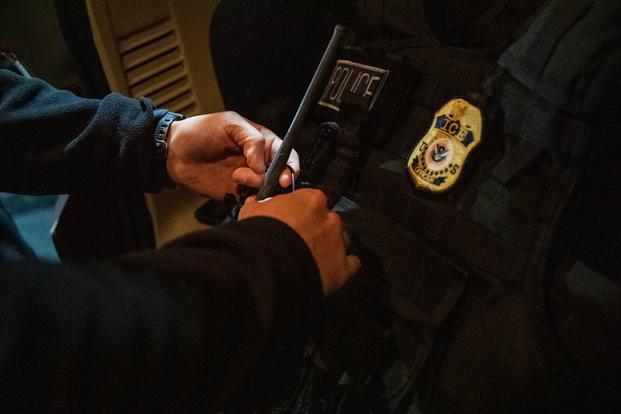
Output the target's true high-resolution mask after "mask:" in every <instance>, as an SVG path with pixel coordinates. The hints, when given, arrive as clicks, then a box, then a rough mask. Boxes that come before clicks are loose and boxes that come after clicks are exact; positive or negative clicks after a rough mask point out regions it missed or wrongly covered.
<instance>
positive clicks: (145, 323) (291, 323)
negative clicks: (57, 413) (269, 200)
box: [0, 219, 321, 412]
mask: <svg viewBox="0 0 621 414" xmlns="http://www.w3.org/2000/svg"><path fill="white" fill-rule="evenodd" d="M274 237H276V239H274ZM274 250H276V251H278V250H282V251H283V252H286V254H283V255H282V257H281V258H279V259H278V260H276V259H275V258H274V256H273V252H274ZM320 297H321V287H320V282H319V277H318V275H317V269H316V266H315V264H314V261H313V259H312V256H311V254H310V252H309V251H308V249H307V248H306V246H305V245H304V242H303V241H302V240H301V239H300V238H299V237H298V236H297V235H296V234H295V232H293V231H292V230H290V229H289V228H287V227H286V226H285V225H283V224H282V223H278V222H275V221H273V220H270V219H253V220H248V221H246V222H244V223H240V224H237V225H233V226H228V227H227V226H225V227H223V228H218V229H215V230H210V231H208V232H203V233H197V234H195V235H192V236H189V237H186V238H184V239H181V240H179V241H177V242H175V243H173V244H172V245H170V246H168V247H166V248H164V249H163V250H161V251H160V252H158V253H150V254H145V255H142V256H139V257H131V258H130V257H128V258H124V259H122V260H120V261H118V262H117V263H116V264H115V266H114V267H110V266H99V265H84V266H56V267H51V266H49V265H45V266H42V265H36V266H28V267H21V268H20V267H18V268H13V269H10V270H8V271H6V272H4V275H3V277H2V278H1V279H0V306H2V311H1V313H0V327H2V328H1V329H2V332H0V344H1V345H0V394H2V393H5V395H2V398H0V407H1V406H2V404H5V406H4V407H2V408H3V410H0V411H4V409H6V410H10V409H14V408H22V409H24V408H25V409H27V410H28V409H30V410H35V411H38V410H46V409H49V408H50V407H59V408H60V407H62V409H63V410H68V409H69V410H70V409H74V410H89V409H90V410H98V411H99V410H100V411H119V410H121V409H130V410H136V409H138V408H144V409H145V410H154V409H157V410H169V411H172V410H177V411H178V410H181V411H189V410H191V411H196V410H199V409H204V408H205V407H208V409H209V411H210V412H211V411H213V410H215V409H219V408H221V407H222V406H224V405H226V404H227V403H230V402H231V401H237V400H238V399H239V396H240V393H241V390H242V389H243V387H244V386H245V385H246V383H247V381H248V379H249V378H250V377H251V375H252V373H253V371H254V370H255V369H256V368H257V366H258V364H260V363H261V361H262V360H266V359H267V360H270V359H275V357H277V356H278V355H279V354H280V353H282V352H285V351H287V352H295V348H296V347H298V348H299V347H301V345H302V343H303V342H302V340H303V334H304V331H305V327H306V325H307V322H308V320H309V318H310V315H311V310H312V309H313V308H315V307H316V306H317V303H318V301H319V299H320Z"/></svg>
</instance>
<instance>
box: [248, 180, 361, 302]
mask: <svg viewBox="0 0 621 414" xmlns="http://www.w3.org/2000/svg"><path fill="white" fill-rule="evenodd" d="M254 216H266V217H272V218H275V219H278V220H280V221H282V222H284V223H285V224H287V225H288V226H289V227H291V228H292V229H293V230H295V231H296V232H297V233H298V234H299V235H300V237H302V239H303V240H304V241H305V242H306V244H307V245H308V247H309V249H310V251H311V253H312V254H313V257H314V258H315V262H316V263H317V267H318V268H319V275H320V277H321V283H322V286H323V293H324V296H328V295H330V294H331V293H333V292H335V291H337V290H338V289H340V288H341V287H343V285H344V284H345V282H347V281H348V280H349V279H350V278H351V277H352V276H353V275H354V274H356V272H358V270H359V269H360V260H359V259H358V257H356V256H354V255H347V253H346V251H347V243H348V240H347V237H346V236H345V233H343V227H342V225H341V218H340V216H339V215H338V214H337V213H334V212H332V211H330V210H328V206H327V202H326V196H325V195H324V193H323V192H321V191H319V190H311V189H302V190H298V191H294V192H292V193H288V194H284V195H279V196H276V197H273V198H270V199H267V200H263V201H256V199H255V198H254V197H250V198H248V200H246V203H245V204H244V206H243V207H242V209H241V211H240V212H239V219H240V220H243V219H246V218H249V217H254ZM283 254H286V252H283Z"/></svg>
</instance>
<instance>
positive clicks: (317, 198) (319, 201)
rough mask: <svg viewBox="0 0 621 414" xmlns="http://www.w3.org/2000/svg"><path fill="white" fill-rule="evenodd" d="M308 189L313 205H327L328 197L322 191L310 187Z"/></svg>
mask: <svg viewBox="0 0 621 414" xmlns="http://www.w3.org/2000/svg"><path fill="white" fill-rule="evenodd" d="M310 191H311V194H310V202H312V203H313V205H314V206H316V207H324V208H325V207H327V204H328V198H327V197H326V195H325V193H324V192H323V191H321V190H316V189H312V190H310Z"/></svg>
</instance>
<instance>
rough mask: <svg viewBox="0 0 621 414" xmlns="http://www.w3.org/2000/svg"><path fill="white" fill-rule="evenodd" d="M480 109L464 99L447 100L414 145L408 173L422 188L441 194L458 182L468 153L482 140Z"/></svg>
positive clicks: (416, 184) (415, 183) (418, 186)
mask: <svg viewBox="0 0 621 414" xmlns="http://www.w3.org/2000/svg"><path fill="white" fill-rule="evenodd" d="M482 130H483V118H482V116H481V111H480V110H479V108H477V107H476V106H474V105H472V104H471V103H470V102H468V101H466V100H465V99H453V100H451V101H449V102H447V103H446V104H445V105H444V106H443V107H442V108H440V110H439V111H438V112H436V114H435V116H434V118H433V124H432V125H431V127H430V128H429V130H428V131H427V133H426V134H425V136H424V137H423V139H422V140H420V142H419V143H418V144H417V145H416V147H414V150H413V151H412V153H411V154H410V159H409V161H408V172H409V173H410V178H411V179H412V181H413V182H414V185H415V186H416V187H417V188H419V189H422V190H425V191H430V192H433V193H442V192H444V191H446V190H448V189H450V188H451V187H453V185H454V184H455V183H456V182H457V180H458V179H459V176H460V175H461V172H462V170H463V167H464V163H465V162H466V159H467V158H468V155H469V154H470V153H471V152H472V150H473V149H474V148H476V147H477V146H478V145H479V143H480V142H481V131H482Z"/></svg>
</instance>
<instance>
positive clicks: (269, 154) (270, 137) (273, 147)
mask: <svg viewBox="0 0 621 414" xmlns="http://www.w3.org/2000/svg"><path fill="white" fill-rule="evenodd" d="M246 121H247V122H248V123H249V124H250V125H252V126H253V127H254V128H256V129H257V131H259V132H260V133H261V134H263V136H264V137H265V139H266V145H265V162H266V163H268V164H269V163H270V162H271V161H272V159H273V158H274V157H275V156H276V154H277V153H278V150H279V149H280V146H281V145H282V139H280V138H279V137H278V136H277V135H276V134H275V133H274V132H272V131H271V130H270V129H269V128H266V127H265V126H263V125H261V124H258V123H256V122H253V121H251V120H248V119H246ZM287 165H288V166H289V167H291V169H292V170H293V171H294V173H295V176H296V177H298V176H299V175H300V157H299V155H298V153H297V151H296V150H292V151H291V154H289V159H288V160H287ZM278 181H279V183H280V185H281V187H283V188H287V187H289V186H290V185H291V182H292V180H291V173H290V171H289V170H285V171H283V172H282V174H281V175H280V178H279V180H278Z"/></svg>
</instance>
